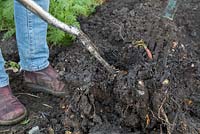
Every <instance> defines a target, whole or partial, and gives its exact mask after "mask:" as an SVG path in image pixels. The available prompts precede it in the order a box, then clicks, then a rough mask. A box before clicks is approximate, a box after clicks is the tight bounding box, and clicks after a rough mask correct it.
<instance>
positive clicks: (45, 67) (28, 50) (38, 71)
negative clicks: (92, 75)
mask: <svg viewBox="0 0 200 134" xmlns="http://www.w3.org/2000/svg"><path fill="white" fill-rule="evenodd" d="M34 1H35V2H36V3H37V4H38V5H40V6H41V7H42V8H43V9H44V10H46V11H48V8H49V0H34ZM14 2H15V3H14V10H15V14H14V15H15V25H16V38H17V45H18V50H19V55H20V65H21V69H22V70H24V80H25V85H26V86H27V87H28V88H31V89H34V90H33V91H42V92H46V93H50V94H53V95H57V96H62V95H65V93H66V92H65V91H64V89H65V84H64V83H63V82H62V81H60V80H59V79H58V73H57V72H56V71H55V70H54V69H53V68H52V67H51V66H50V65H49V61H48V58H49V49H48V46H47V41H46V35H47V23H46V22H44V21H43V20H42V19H41V18H39V17H38V16H37V15H35V14H33V13H32V12H31V11H29V10H28V9H26V8H25V7H24V6H23V5H21V4H20V3H19V2H18V1H17V0H14Z"/></svg>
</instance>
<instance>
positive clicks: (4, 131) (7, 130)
mask: <svg viewBox="0 0 200 134" xmlns="http://www.w3.org/2000/svg"><path fill="white" fill-rule="evenodd" d="M7 132H10V129H5V130H0V133H7Z"/></svg>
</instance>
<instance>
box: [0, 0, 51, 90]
mask: <svg viewBox="0 0 200 134" xmlns="http://www.w3.org/2000/svg"><path fill="white" fill-rule="evenodd" d="M34 1H35V2H36V3H37V4H39V5H40V6H41V7H42V8H43V9H45V10H46V11H48V8H49V0H34ZM14 16H15V26H16V39H17V47H18V51H19V56H20V63H19V64H20V66H21V69H22V70H26V71H39V70H42V69H44V68H46V67H48V65H49V61H48V58H49V48H48V45H47V41H46V35H47V26H48V25H47V23H46V22H44V21H43V20H41V19H40V18H39V17H37V16H36V15H34V14H33V13H32V12H30V11H29V10H27V9H26V8H24V7H23V6H22V5H21V4H20V3H19V2H18V1H17V0H14ZM4 63H5V62H4V59H3V56H2V53H1V50H0V87H4V86H7V85H9V78H8V75H7V74H6V72H5V68H4Z"/></svg>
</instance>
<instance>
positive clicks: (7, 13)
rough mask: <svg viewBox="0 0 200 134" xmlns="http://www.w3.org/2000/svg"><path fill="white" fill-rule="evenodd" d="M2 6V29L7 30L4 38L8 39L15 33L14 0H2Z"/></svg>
mask: <svg viewBox="0 0 200 134" xmlns="http://www.w3.org/2000/svg"><path fill="white" fill-rule="evenodd" d="M0 7H1V8H0V31H5V35H4V37H3V39H8V38H10V37H11V36H12V35H13V34H14V33H15V32H14V31H15V30H14V15H13V0H0Z"/></svg>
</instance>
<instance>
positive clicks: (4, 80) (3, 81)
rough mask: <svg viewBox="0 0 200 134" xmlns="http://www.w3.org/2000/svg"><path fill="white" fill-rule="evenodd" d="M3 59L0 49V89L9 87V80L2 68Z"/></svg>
mask: <svg viewBox="0 0 200 134" xmlns="http://www.w3.org/2000/svg"><path fill="white" fill-rule="evenodd" d="M4 63H5V62H4V59H3V56H2V53H1V49H0V87H5V86H7V85H9V78H8V75H7V73H6V72H5V68H4Z"/></svg>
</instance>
